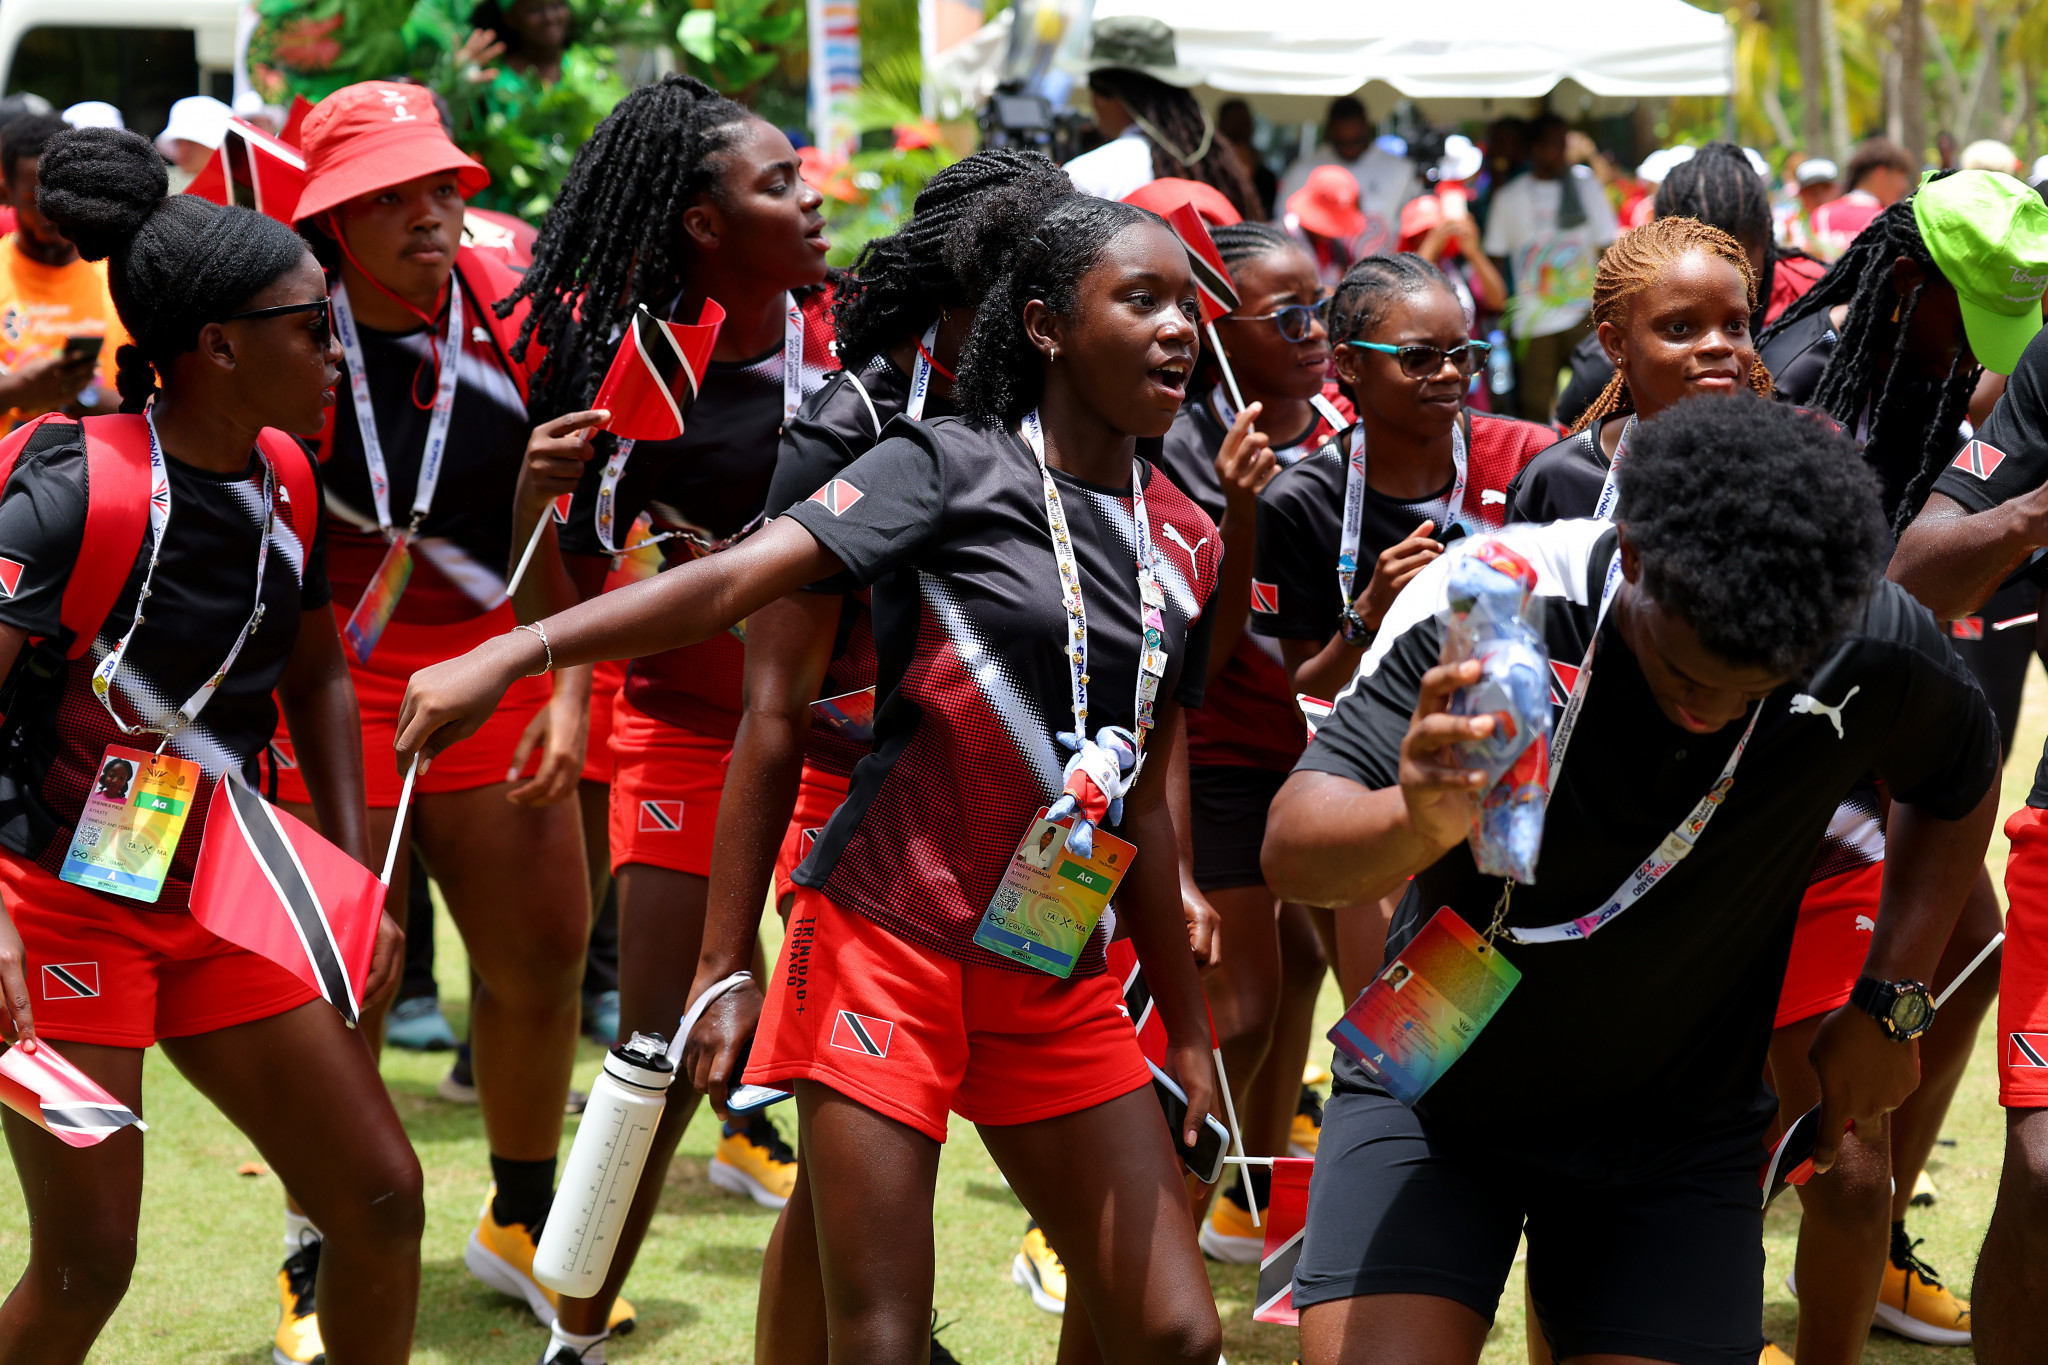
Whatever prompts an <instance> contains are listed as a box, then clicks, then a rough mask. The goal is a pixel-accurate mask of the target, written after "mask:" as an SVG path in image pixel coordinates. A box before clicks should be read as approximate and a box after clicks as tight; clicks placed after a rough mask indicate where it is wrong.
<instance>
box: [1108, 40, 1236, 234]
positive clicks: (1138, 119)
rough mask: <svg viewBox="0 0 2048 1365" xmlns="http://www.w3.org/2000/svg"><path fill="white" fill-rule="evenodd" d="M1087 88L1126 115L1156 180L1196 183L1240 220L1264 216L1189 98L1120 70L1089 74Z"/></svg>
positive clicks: (1210, 126)
mask: <svg viewBox="0 0 2048 1365" xmlns="http://www.w3.org/2000/svg"><path fill="white" fill-rule="evenodd" d="M1088 88H1089V89H1090V90H1091V91H1094V92H1096V93H1098V94H1103V95H1107V96H1109V97H1110V98H1111V99H1113V100H1115V101H1116V102H1117V103H1119V104H1121V105H1123V107H1124V109H1125V110H1126V111H1127V112H1128V113H1129V114H1130V116H1131V119H1132V121H1133V122H1135V123H1136V124H1137V125H1138V131H1139V132H1141V133H1143V134H1144V135H1145V142H1146V144H1147V145H1148V146H1150V147H1151V148H1152V174H1153V176H1154V177H1155V178H1157V179H1161V180H1164V179H1168V178H1171V177H1177V178H1179V179H1182V180H1199V181H1201V182H1202V183H1203V184H1205V185H1208V186H1211V187H1212V188H1214V189H1216V190H1217V191H1218V192H1220V193H1221V194H1222V195H1223V197H1224V198H1225V199H1228V200H1229V201H1230V203H1231V206H1232V207H1233V208H1235V209H1236V210H1237V211H1238V214H1239V215H1240V216H1241V217H1244V218H1263V217H1265V216H1266V214H1265V208H1264V206H1263V205H1262V204H1261V202H1260V200H1259V192H1258V190H1257V189H1256V188H1254V187H1253V185H1252V180H1251V177H1250V176H1249V175H1247V174H1245V171H1244V167H1243V166H1241V165H1239V164H1238V160H1237V154H1236V153H1235V152H1233V151H1232V150H1231V149H1230V148H1229V147H1227V146H1224V145H1223V144H1222V143H1220V142H1219V141H1217V138H1216V125H1215V124H1214V123H1212V122H1210V120H1209V116H1208V115H1207V114H1206V113H1204V112H1202V106H1201V105H1200V104H1199V103H1198V102H1197V101H1196V99H1195V97H1194V96H1193V95H1190V94H1189V93H1188V92H1187V91H1185V90H1183V89H1181V88H1180V87H1179V86H1177V85H1168V84H1167V83H1166V82H1165V81H1162V80H1159V79H1156V78H1155V77H1152V76H1148V75H1146V74H1145V73H1144V72H1142V71H1133V70H1131V69H1130V68H1129V67H1124V66H1108V67H1104V68H1102V69H1101V70H1100V71H1093V72H1090V73H1089V75H1088Z"/></svg>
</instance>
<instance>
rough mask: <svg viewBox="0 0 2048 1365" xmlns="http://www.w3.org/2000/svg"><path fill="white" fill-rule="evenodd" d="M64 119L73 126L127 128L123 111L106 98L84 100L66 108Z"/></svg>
mask: <svg viewBox="0 0 2048 1365" xmlns="http://www.w3.org/2000/svg"><path fill="white" fill-rule="evenodd" d="M62 117H63V119H64V121H65V122H66V123H68V124H70V125H71V126H72V127H73V128H126V127H127V126H128V124H127V122H126V121H125V120H124V119H123V118H122V117H121V111H120V110H119V109H116V108H115V107H114V106H113V105H111V104H108V103H107V102H106V101H105V100H83V101H81V102H79V103H77V104H74V105H72V106H71V107H70V108H69V109H66V110H65V111H64V113H63V115H62Z"/></svg>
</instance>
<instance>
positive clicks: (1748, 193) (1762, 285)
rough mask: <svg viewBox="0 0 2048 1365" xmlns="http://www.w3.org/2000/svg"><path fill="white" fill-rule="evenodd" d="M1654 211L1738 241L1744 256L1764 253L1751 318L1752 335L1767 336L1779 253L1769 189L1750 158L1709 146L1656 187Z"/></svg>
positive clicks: (1732, 148)
mask: <svg viewBox="0 0 2048 1365" xmlns="http://www.w3.org/2000/svg"><path fill="white" fill-rule="evenodd" d="M1655 210H1656V216H1657V217H1659V218H1697V219H1699V220H1700V221H1701V222H1702V223H1705V224H1707V225H1708V226H1709V227H1717V228H1719V229H1721V231H1723V232H1725V233H1727V234H1728V235H1729V236H1730V237H1733V238H1734V239H1735V240H1736V241H1737V242H1739V243H1741V245H1742V248H1743V250H1744V251H1748V250H1749V249H1750V248H1752V247H1755V248H1758V249H1760V250H1761V251H1762V254H1763V258H1764V270H1763V275H1762V277H1761V278H1759V279H1758V280H1757V282H1756V297H1755V299H1754V303H1755V307H1754V309H1753V310H1752V312H1751V316H1750V330H1751V331H1756V332H1760V331H1762V330H1763V327H1764V311H1765V309H1766V308H1768V307H1769V305H1770V299H1771V284H1772V279H1773V277H1774V276H1775V275H1776V274H1777V270H1776V256H1777V251H1776V248H1775V245H1774V237H1775V234H1774V232H1773V231H1772V226H1773V225H1772V221H1771V191H1770V187H1769V186H1767V185H1765V184H1764V178H1763V177H1762V176H1760V175H1758V174H1757V173H1756V167H1754V166H1752V165H1750V164H1749V155H1748V153H1746V152H1744V151H1743V150H1742V148H1740V147H1738V146H1736V145H1735V144H1734V143H1732V142H1709V143H1708V144H1707V145H1706V146H1704V147H1702V148H1700V149H1699V151H1697V152H1695V153H1694V154H1693V155H1692V156H1691V157H1690V158H1689V159H1688V160H1686V161H1683V162H1681V163H1680V164H1678V165H1677V166H1674V167H1672V169H1671V173H1670V174H1669V175H1667V176H1666V177H1665V178H1664V183H1663V184H1662V185H1660V186H1658V187H1657V199H1656V204H1655Z"/></svg>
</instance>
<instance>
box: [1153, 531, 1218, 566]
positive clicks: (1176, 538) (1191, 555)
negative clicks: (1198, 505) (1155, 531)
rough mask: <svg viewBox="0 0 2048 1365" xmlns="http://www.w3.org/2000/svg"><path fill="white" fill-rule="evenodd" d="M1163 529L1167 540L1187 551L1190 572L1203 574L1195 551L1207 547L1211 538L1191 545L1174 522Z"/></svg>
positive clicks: (1203, 538) (1205, 538) (1202, 539)
mask: <svg viewBox="0 0 2048 1365" xmlns="http://www.w3.org/2000/svg"><path fill="white" fill-rule="evenodd" d="M1162 529H1163V530H1164V531H1165V533H1166V538H1167V539H1168V540H1170V541H1172V542H1173V543H1174V544H1176V545H1178V546H1180V548H1181V549H1183V550H1185V551H1187V556H1188V572H1189V573H1192V574H1200V573H1201V572H1202V566H1201V565H1199V564H1197V563H1196V562H1195V551H1197V550H1199V549H1201V548H1202V547H1203V546H1204V545H1207V544H1208V543H1209V537H1207V536H1203V537H1202V538H1201V539H1200V540H1198V541H1196V542H1195V543H1194V544H1192V545H1190V544H1188V543H1187V540H1186V539H1185V538H1184V537H1183V536H1182V535H1181V533H1180V528H1179V527H1178V526H1175V525H1174V524H1173V523H1172V522H1170V521H1169V522H1167V523H1166V524H1165V525H1164V527H1163V528H1162Z"/></svg>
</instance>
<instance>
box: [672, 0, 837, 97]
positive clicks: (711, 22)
mask: <svg viewBox="0 0 2048 1365" xmlns="http://www.w3.org/2000/svg"><path fill="white" fill-rule="evenodd" d="M659 8H660V10H661V12H662V14H663V17H664V18H667V17H669V16H670V15H671V14H673V16H674V19H675V22H674V25H673V29H672V32H673V36H672V38H671V39H670V41H672V42H673V43H674V44H675V47H676V51H677V53H678V55H679V56H680V57H681V58H682V61H683V66H684V69H686V70H687V71H688V72H689V73H690V74H691V75H692V76H695V77H697V78H698V79H699V80H701V81H703V82H704V83H705V84H706V85H710V86H713V87H715V88H716V89H718V90H722V91H724V92H726V93H727V94H734V95H737V94H740V93H743V92H745V91H747V90H749V89H751V88H752V87H753V86H755V85H757V84H759V83H760V82H761V81H762V80H764V79H766V78H767V77H768V76H769V75H770V74H771V73H772V72H774V70H775V69H776V67H777V66H779V65H780V64H781V62H782V57H781V49H783V48H785V47H786V46H787V45H788V44H790V43H791V42H793V41H797V40H799V39H800V38H801V36H802V34H803V29H804V9H803V6H802V5H801V4H799V3H794V2H793V0H712V2H711V3H710V4H707V5H704V6H701V7H700V6H695V5H690V6H679V5H678V4H676V3H675V0H664V3H662V4H661V5H660V6H659Z"/></svg>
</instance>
